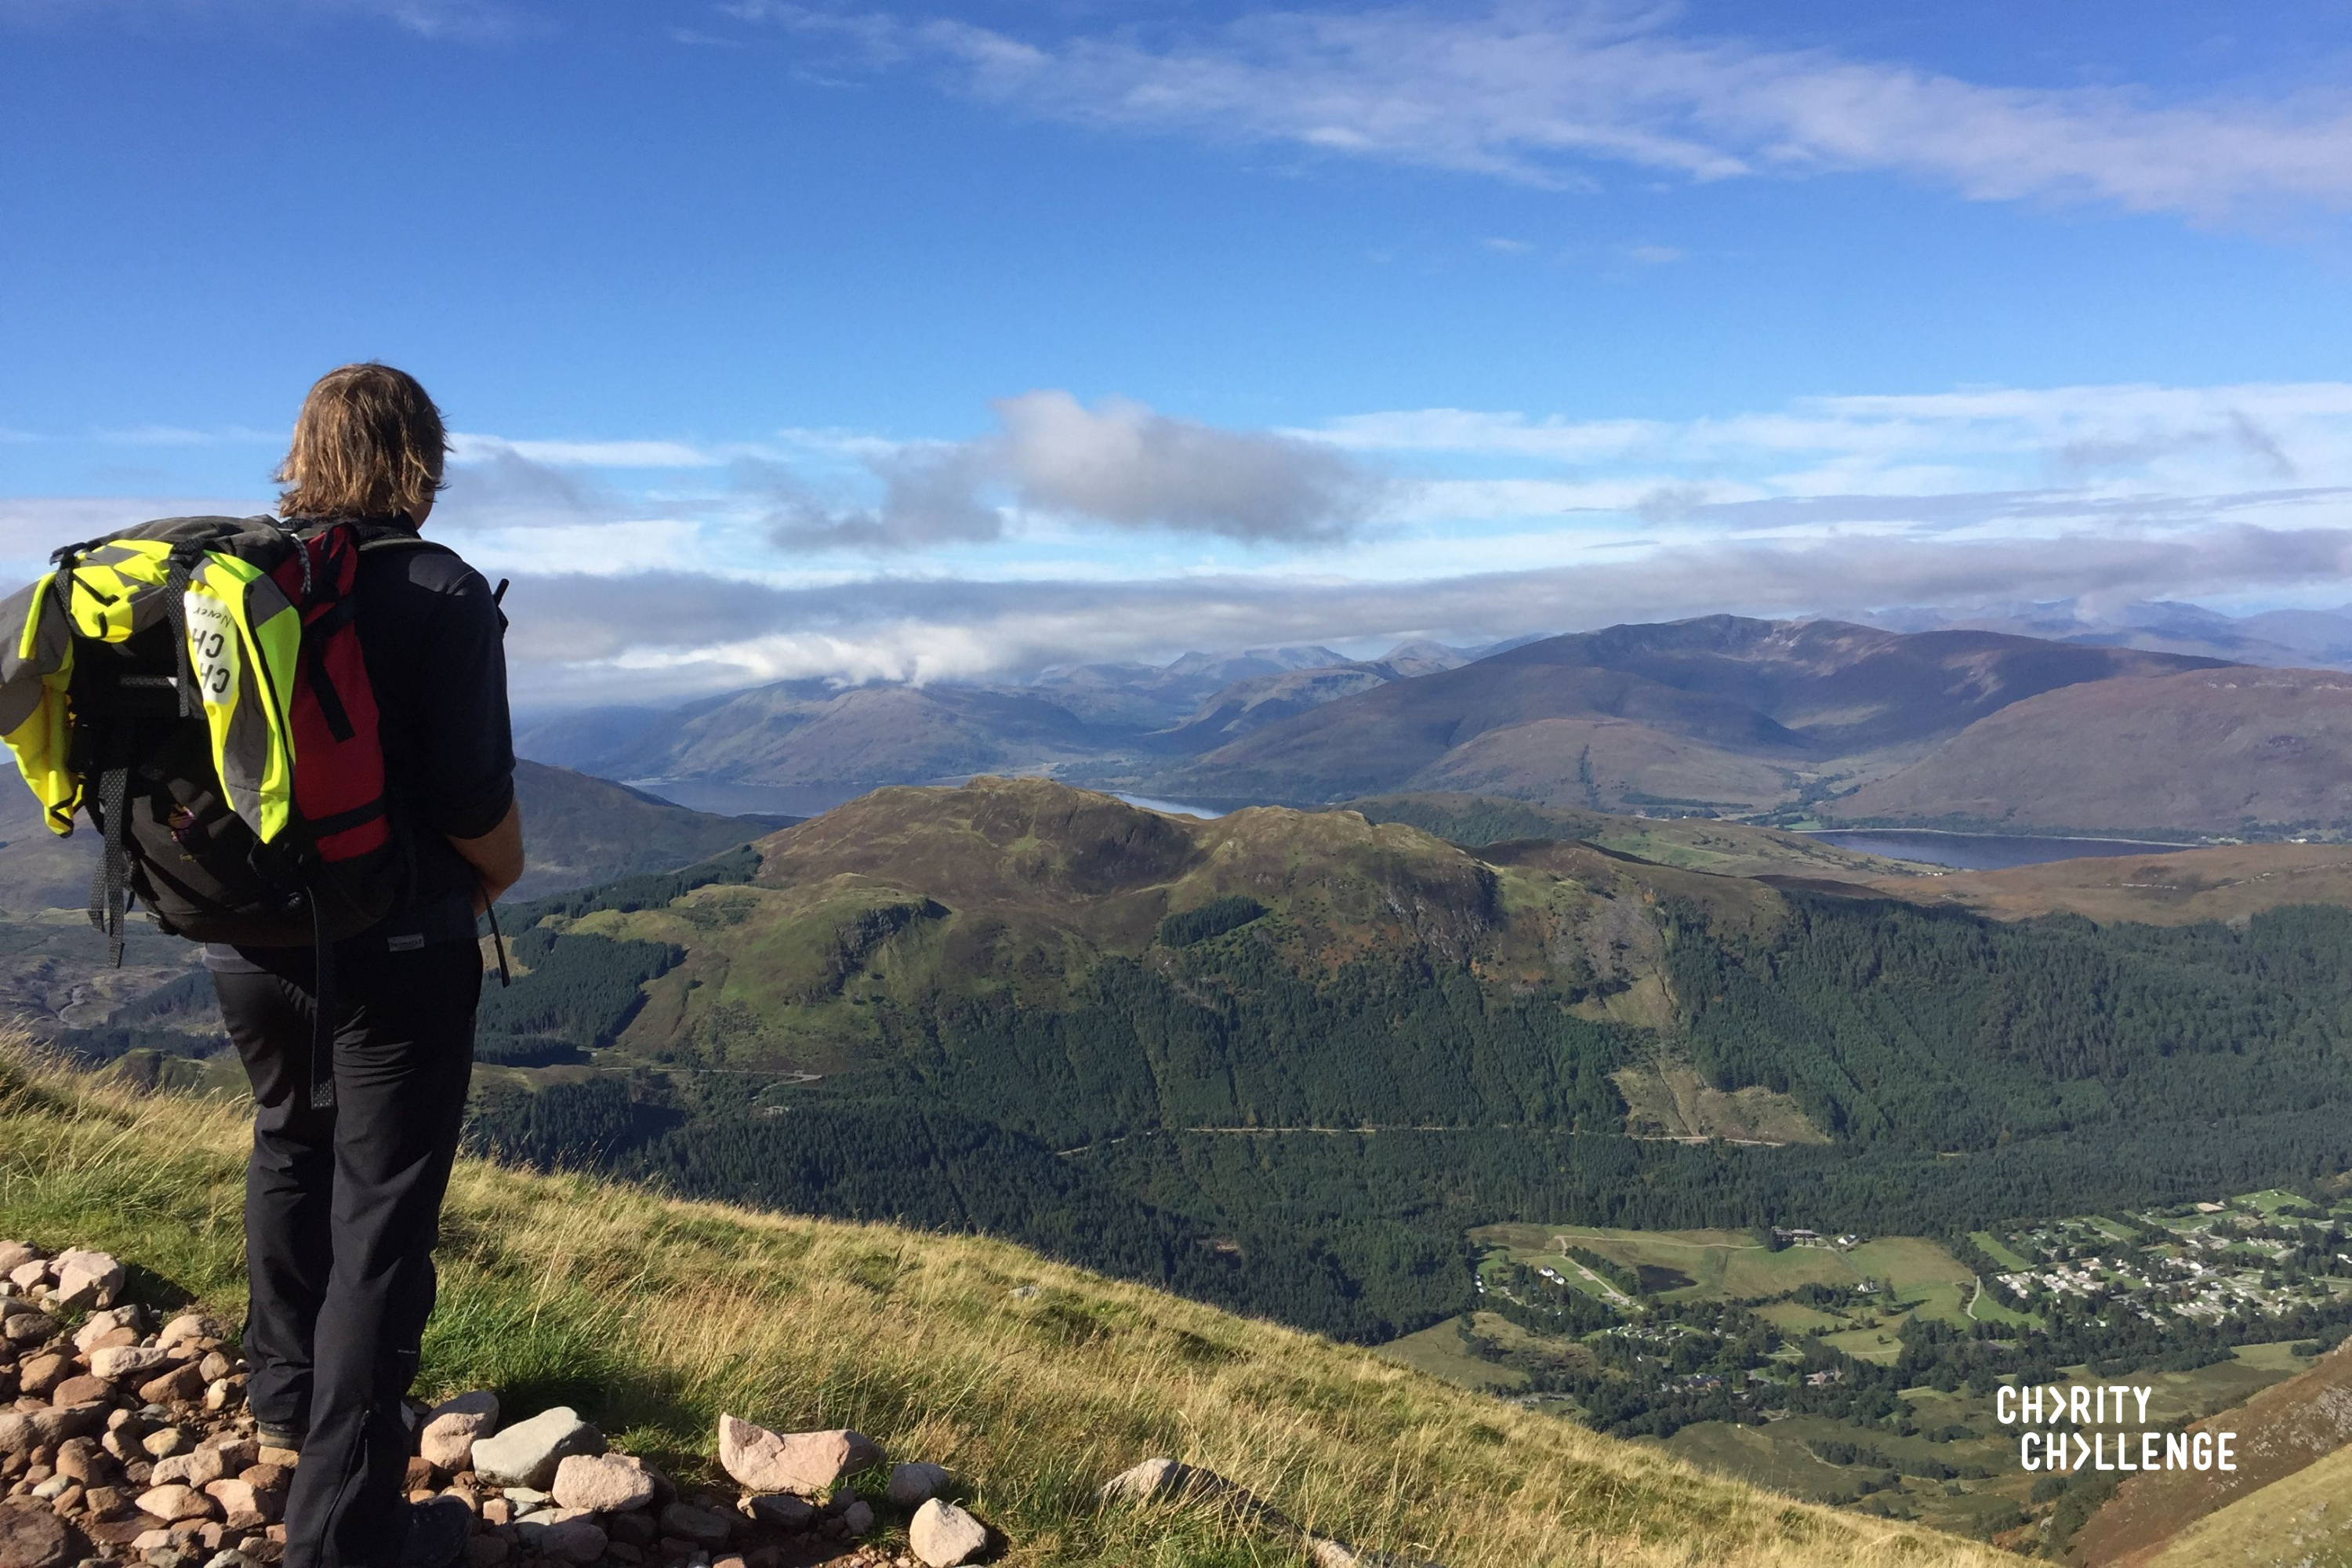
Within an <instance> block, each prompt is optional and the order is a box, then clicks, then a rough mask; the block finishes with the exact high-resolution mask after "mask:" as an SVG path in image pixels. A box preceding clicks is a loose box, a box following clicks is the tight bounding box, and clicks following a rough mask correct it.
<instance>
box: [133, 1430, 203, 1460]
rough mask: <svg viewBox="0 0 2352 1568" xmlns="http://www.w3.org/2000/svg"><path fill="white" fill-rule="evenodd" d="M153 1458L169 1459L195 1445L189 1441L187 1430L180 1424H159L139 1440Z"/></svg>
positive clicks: (149, 1456) (140, 1444)
mask: <svg viewBox="0 0 2352 1568" xmlns="http://www.w3.org/2000/svg"><path fill="white" fill-rule="evenodd" d="M139 1446H140V1447H142V1448H144V1449H145V1450H147V1457H148V1458H151V1459H168V1458H171V1457H172V1456H173V1455H174V1454H184V1453H186V1452H187V1451H188V1450H189V1449H190V1448H192V1447H195V1445H194V1444H193V1443H191V1442H189V1441H188V1434H187V1432H186V1431H185V1430H184V1429H183V1428H181V1427H178V1426H158V1427H156V1428H155V1430H153V1431H152V1432H150V1433H148V1434H147V1436H144V1437H142V1438H141V1439H140V1440H139Z"/></svg>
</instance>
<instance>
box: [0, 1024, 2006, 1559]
mask: <svg viewBox="0 0 2352 1568" xmlns="http://www.w3.org/2000/svg"><path fill="white" fill-rule="evenodd" d="M245 1137H246V1129H245V1122H244V1119H243V1115H242V1113H241V1111H240V1110H238V1109H236V1108H235V1107H234V1106H233V1105H231V1104H228V1103H225V1102H205V1101H196V1100H180V1099H174V1098H171V1097H164V1096H141V1095H137V1094H133V1093H131V1092H130V1091H128V1090H125V1089H120V1088H115V1087H110V1086H108V1085H105V1084H102V1083H100V1082H97V1081H95V1080H92V1079H87V1078H81V1077H75V1076H59V1075H58V1074H56V1073H54V1072H48V1071H44V1070H38V1069H35V1068H29V1067H28V1066H27V1065H26V1063H25V1061H24V1058H22V1057H21V1056H20V1055H16V1054H13V1053H11V1054H7V1055H0V1235H7V1236H12V1237H15V1236H24V1237H32V1238H34V1239H36V1240H38V1241H41V1242H44V1243H47V1244H51V1245H56V1244H60V1243H65V1242H74V1243H80V1244H84V1245H90V1246H97V1247H106V1248H109V1249H110V1250H112V1251H114V1252H116V1253H118V1254H119V1255H121V1256H122V1257H124V1258H128V1259H131V1260H132V1261H133V1262H134V1263H135V1264H137V1265H138V1266H139V1268H138V1269H137V1272H136V1277H135V1279H134V1287H135V1288H136V1289H138V1290H139V1291H140V1292H141V1294H142V1296H143V1297H145V1298H147V1299H150V1300H155V1301H157V1302H159V1303H161V1304H171V1303H175V1302H178V1301H182V1300H190V1299H194V1300H199V1301H201V1302H203V1303H205V1304H206V1305H208V1306H211V1307H214V1308H216V1309H218V1310H221V1312H222V1315H224V1316H226V1317H227V1318H229V1319H231V1320H232V1321H234V1320H235V1319H236V1317H237V1315H238V1309H239V1306H240V1304H241V1299H242V1295H243V1281H242V1279H241V1275H240V1268H239V1258H240V1245H239V1225H238V1213H239V1205H240V1201H241V1194H242V1186H243V1163H244V1156H243V1144H244V1140H245ZM443 1235H444V1240H443V1244H442V1247H441V1250H440V1255H439V1263H440V1273H441V1307H440V1310H439V1312H438V1313H437V1314H436V1318H435V1320H434V1322H433V1325H432V1328H431V1330H430V1331H429V1332H428V1335H427V1338H426V1342H425V1361H424V1370H423V1374H422V1379H421V1382H420V1385H419V1392H420V1393H424V1394H441V1393H445V1392H449V1391H454V1390H457V1389H459V1388H465V1387H475V1386H484V1385H488V1386H491V1387H495V1388H497V1389H498V1390H499V1391H500V1393H501V1394H502V1396H503V1397H504V1398H505V1399H506V1400H507V1401H508V1402H509V1404H510V1405H516V1406H530V1405H540V1404H544V1403H549V1402H553V1401H557V1400H561V1401H563V1402H566V1403H571V1404H572V1405H576V1406H577V1407H578V1408H580V1409H581V1410H582V1411H583V1414H585V1415H588V1416H589V1417H590V1418H591V1419H593V1420H595V1421H597V1422H598V1423H600V1424H601V1425H602V1426H604V1427H605V1428H606V1429H607V1430H608V1431H610V1432H612V1433H614V1435H615V1436H618V1437H620V1438H621V1439H622V1440H623V1441H624V1442H625V1444H626V1445H627V1447H629V1448H630V1449H631V1450H632V1451H635V1452H639V1453H643V1454H646V1455H647V1456H648V1457H649V1458H653V1459H655V1460H656V1462H659V1463H661V1464H663V1465H664V1466H665V1467H666V1468H670V1469H671V1470H673V1471H674V1472H675V1473H677V1474H678V1475H680V1476H681V1477H683V1478H687V1479H699V1478H702V1477H706V1476H711V1475H713V1474H714V1473H715V1467H714V1465H713V1463H712V1458H711V1454H710V1449H709V1443H710V1436H709V1434H710V1432H711V1430H712V1427H713V1425H714V1423H715V1419H716V1417H717V1415H719V1412H721V1411H722V1410H723V1411H728V1412H731V1413H735V1414H739V1415H744V1416H747V1417H750V1418H752V1419H757V1420H761V1421H763V1422H768V1423H772V1425H774V1426H779V1427H806V1426H837V1425H842V1424H847V1425H850V1426H856V1427H857V1428H858V1429H860V1430H862V1431H865V1432H866V1433H868V1434H870V1435H872V1436H875V1437H876V1438H877V1439H878V1440H879V1441H880V1442H881V1443H882V1444H883V1445H884V1447H885V1448H886V1450H887V1451H889V1452H892V1453H895V1454H921V1455H923V1456H925V1457H928V1458H937V1459H939V1460H941V1461H944V1462H945V1463H947V1464H949V1465H950V1467H951V1468H953V1469H954V1470H955V1471H956V1472H957V1474H958V1475H959V1476H961V1477H963V1478H966V1479H968V1480H969V1483H970V1485H971V1491H972V1503H973V1507H974V1508H975V1510H977V1511H979V1512H980V1513H981V1514H982V1516H983V1517H985V1518H987V1519H989V1520H990V1521H992V1523H994V1524H996V1525H998V1526H999V1527H1000V1528H1001V1529H1002V1530H1003V1531H1004V1532H1005V1533H1006V1535H1007V1536H1008V1537H1009V1538H1010V1540H1011V1542H1012V1546H1011V1549H1010V1551H1009V1552H1008V1553H1007V1555H1006V1556H1005V1557H1004V1558H1003V1561H1005V1562H1007V1563H1018V1564H1029V1565H1037V1568H1046V1565H1060V1564H1072V1565H1075V1564H1079V1563H1087V1564H1132V1565H1136V1568H1143V1565H1146V1564H1150V1565H1163V1564H1176V1563H1183V1564H1188V1565H1191V1564H1197V1565H1202V1568H1219V1565H1228V1564H1230V1565H1235V1568H1239V1565H1242V1564H1265V1565H1272V1564H1277V1563H1280V1564H1291V1563H1297V1562H1299V1561H1300V1558H1299V1555H1298V1551H1297V1545H1296V1544H1295V1542H1293V1541H1290V1540H1286V1539H1283V1538H1279V1537H1276V1536H1273V1535H1270V1534H1266V1533H1263V1532H1260V1531H1256V1530H1255V1529H1253V1528H1252V1527H1251V1526H1249V1525H1247V1524H1245V1523H1244V1522H1241V1521H1236V1520H1235V1519H1234V1518H1232V1517H1231V1516H1220V1515H1218V1514H1217V1513H1215V1512H1214V1511H1213V1510H1208V1509H1204V1508H1199V1507H1189V1508H1188V1507H1182V1506H1169V1505H1160V1506H1155V1507H1151V1508H1146V1509H1124V1508H1113V1509H1102V1508H1097V1505H1096V1504H1095V1501H1094V1489H1095V1488H1096V1487H1097V1485H1098V1484H1099V1483H1100V1482H1101V1481H1102V1480H1104V1479H1107V1478H1108V1477H1109V1476H1110V1475H1112V1474H1115V1473H1117V1472H1118V1470H1120V1469H1123V1468H1126V1467H1127V1466H1129V1465H1130V1464H1132V1463H1134V1462H1136V1461H1138V1460H1139V1459H1142V1458H1149V1457H1152V1456H1157V1455H1170V1456H1173V1457H1175V1458H1181V1459H1185V1460H1188V1461H1191V1462H1194V1463H1198V1464H1202V1465H1205V1466H1207V1467H1209V1468H1213V1469H1214V1470H1216V1471H1218V1472H1220V1473H1221V1474H1223V1475H1225V1476H1227V1477H1229V1478H1231V1479H1234V1480H1235V1481H1238V1482H1240V1483H1242V1484H1244V1485H1245V1486H1247V1487H1249V1488H1251V1489H1254V1490H1255V1491H1256V1492H1257V1493H1258V1494H1259V1495H1261V1496H1262V1497H1264V1498H1265V1499H1266V1500H1268V1501H1270V1502H1272V1503H1273V1504H1274V1505H1276V1507H1278V1508H1279V1509H1281V1510H1284V1511H1285V1512H1286V1513H1288V1514H1289V1515H1291V1516H1292V1517H1293V1518H1295V1519H1297V1520H1298V1521H1301V1522H1302V1523H1304V1524H1306V1525H1307V1526H1308V1527H1310V1528H1312V1529H1314V1530H1316V1531H1319V1532H1322V1533H1324V1534H1328V1535H1333V1536H1338V1537H1340V1538H1343V1539H1346V1540H1349V1541H1352V1542H1359V1543H1360V1544H1362V1545H1364V1546H1367V1547H1370V1548H1373V1549H1376V1550H1388V1551H1393V1552H1398V1553H1400V1554H1401V1555H1402V1556H1404V1557H1407V1558H1409V1559H1411V1560H1412V1561H1416V1562H1417V1561H1421V1560H1423V1559H1429V1558H1434V1559H1436V1560H1438V1561H1440V1562H1443V1563H1446V1564H1448V1565H1449V1568H1528V1565H1530V1564H1569V1563H1578V1564H1581V1563H1592V1562H1607V1563H1616V1564H1624V1565H1627V1568H1645V1565H1650V1564H1657V1565H1664V1564H1684V1563H1692V1562H1707V1563H1720V1564H1723V1565H1725V1568H1795V1565H1797V1564H1805V1565H1808V1568H1811V1565H1815V1564H1854V1565H1856V1568H1892V1565H1895V1564H1916V1565H1921V1568H1931V1565H1937V1564H1952V1565H1954V1568H1960V1565H1976V1564H1990V1563H1994V1562H1996V1561H1998V1558H1997V1556H1996V1554H1994V1553H1993V1552H1990V1551H1988V1550H1986V1549H1983V1548H1980V1547H1978V1546H1975V1545H1972V1544H1970V1543H1969V1542H1962V1541H1958V1540H1956V1539H1953V1538H1950V1537H1946V1536H1939V1535H1937V1534H1935V1533H1933V1532H1931V1531H1923V1530H1920V1529H1918V1528H1916V1527H1913V1526H1906V1525H1901V1524H1895V1523H1891V1522H1887V1521H1875V1520H1868V1519H1862V1518H1856V1517H1852V1516H1848V1515H1843V1514H1839V1513H1835V1512H1832V1511H1830V1510H1824V1509H1820V1508H1815V1507H1811V1506H1807V1505H1804V1504H1800V1503H1796V1502H1793V1501H1790V1500H1787V1499H1785V1498H1781V1497H1776V1496H1774V1495H1772V1494H1770V1493H1768V1492H1763V1491H1759V1490H1757V1489H1753V1488H1750V1487H1748V1486H1745V1485H1742V1484H1739V1483H1737V1482H1732V1481H1727V1480H1721V1479H1713V1478H1710V1477H1708V1476H1706V1475H1704V1474H1702V1473H1701V1472H1699V1471H1697V1470H1696V1469H1694V1468H1690V1467H1688V1466H1686V1465H1685V1464H1683V1463H1681V1462H1679V1461H1676V1460H1674V1459H1672V1458H1667V1457H1664V1456H1663V1455H1661V1454H1659V1453H1656V1452H1655V1451H1653V1450H1647V1449H1643V1448H1640V1447H1634V1446H1633V1445H1630V1444H1622V1443H1618V1442H1613V1441H1611V1440H1610V1439H1607V1438H1604V1437H1600V1436H1595V1435H1593V1434H1591V1433H1589V1432H1586V1431H1584V1430H1582V1429H1580V1428H1579V1427H1577V1426H1572V1425H1570V1424H1568V1423H1566V1422H1562V1421H1559V1420H1556V1419H1553V1418H1551V1417H1549V1416H1545V1415H1538V1414H1533V1413H1530V1412H1527V1411H1522V1410H1518V1409H1515V1408H1512V1407H1510V1406H1508V1405H1500V1404H1497V1403H1496V1402H1494V1401H1492V1400H1490V1399H1487V1398H1486V1397H1484V1396H1481V1395H1477V1394H1470V1393H1466V1392H1463V1391H1458V1390H1455V1389H1454V1388H1451V1387H1449V1386H1447V1385H1445V1384H1441V1383H1439V1382H1438V1381H1437V1380H1435V1379H1433V1378H1431V1377H1428V1376H1425V1375H1423V1374H1421V1373H1414V1372H1412V1371H1409V1370H1407V1369H1405V1368H1402V1367H1400V1366H1397V1365H1395V1364H1394V1363H1391V1362H1389V1361H1385V1360H1383V1359H1381V1358H1380V1357H1377V1356H1374V1355H1372V1354H1370V1353H1369V1352H1360V1351H1357V1350H1354V1349H1351V1348H1349V1347H1346V1346H1342V1345H1336V1344H1333V1343H1331V1342H1328V1341H1326V1340H1321V1339H1318V1338H1316V1337H1314V1336H1311V1335H1307V1334H1302V1333H1298V1332H1296V1331H1290V1330H1286V1329H1282V1328H1277V1327H1276V1326H1274V1325H1271V1324H1268V1323H1264V1322H1257V1321H1246V1320H1244V1319H1241V1318H1236V1317H1232V1316H1228V1315H1226V1314H1224V1313H1222V1312H1219V1311H1216V1310H1212V1309H1210V1308H1208V1307H1204V1306H1202V1305H1199V1304H1197V1303H1194V1302H1192V1301H1187V1300H1179V1299H1177V1298H1175V1297H1171V1296H1168V1295H1163V1294H1160V1293H1158V1292H1156V1291H1152V1290H1148V1289H1141V1288H1139V1287H1137V1286H1134V1285H1129V1284H1122V1283H1118V1282H1116V1281H1112V1280H1107V1279H1101V1278H1099V1277H1097V1276H1095V1275H1090V1274H1087V1273H1083V1272H1081V1271H1079V1270H1076V1269H1073V1268H1067V1267H1065V1266H1062V1265H1059V1264H1055V1263H1052V1262H1049V1261H1046V1260H1045V1259H1043V1258H1038V1257H1037V1256H1035V1255H1034V1254H1033V1253H1029V1252H1024V1251H1023V1250H1022V1249H1020V1248H1018V1247H1012V1246H1008V1245H1005V1244H1003V1243H1001V1242H994V1241H987V1240H982V1239H977V1238H973V1237H957V1236H946V1235H939V1234H926V1233H923V1232H919V1231H913V1230H907V1229H900V1228H895V1227H892V1226H879V1225H842V1224H834V1223H828V1222H825V1221H823V1220H811V1219H799V1218H790V1217H783V1216H778V1215H760V1214H752V1213H748V1212H745V1211H743V1210H740V1209H731V1208H726V1207H722V1206H719V1205H710V1204H689V1203H682V1202H676V1201H669V1200H665V1199H662V1198H658V1197H656V1196H653V1195H650V1194H646V1193H644V1192H640V1191H635V1190H632V1189H629V1188H626V1187H623V1186H618V1185H614V1184H604V1183H601V1182H597V1181H593V1180H589V1179H586V1178H583V1177H577V1176H572V1177H551V1176H533V1175H530V1174H527V1173H519V1172H515V1171H510V1170H505V1169H499V1168H496V1167H493V1166H490V1165H488V1164H484V1163H479V1162H477V1161H471V1160H468V1161H464V1162H461V1163H460V1165H459V1168H458V1171H457V1176H456V1179H455V1181H454V1182H453V1184H452V1187H451V1193H450V1199H449V1205H448V1210H447V1215H446V1223H445V1226H444V1230H443Z"/></svg>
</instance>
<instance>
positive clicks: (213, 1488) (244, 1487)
mask: <svg viewBox="0 0 2352 1568" xmlns="http://www.w3.org/2000/svg"><path fill="white" fill-rule="evenodd" d="M205 1496H206V1497H208V1498H210V1499H212V1500H213V1501H215V1502H216V1503H218V1504H220V1507H221V1517H222V1519H223V1520H224V1521H226V1523H227V1525H228V1527H229V1528H230V1529H231V1530H259V1529H260V1528H261V1527H262V1526H263V1525H265V1524H276V1523H277V1522H278V1516H279V1515H280V1514H281V1513H283V1512H284V1511H285V1507H286V1500H285V1499H284V1498H283V1497H282V1496H279V1495H278V1493H275V1492H266V1491H263V1490H262V1489H260V1488H259V1487H257V1486H255V1485H254V1484H253V1483H252V1482H251V1481H247V1480H218V1481H213V1482H211V1483H209V1484H208V1485H206V1486H205Z"/></svg>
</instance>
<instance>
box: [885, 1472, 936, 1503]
mask: <svg viewBox="0 0 2352 1568" xmlns="http://www.w3.org/2000/svg"><path fill="white" fill-rule="evenodd" d="M948 1479H949V1478H948V1472H947V1467H946V1466H944V1465H926V1464H922V1463H919V1462H918V1463H914V1464H906V1465H893V1466H891V1467H890V1486H889V1489H888V1490H887V1492H885V1493H884V1494H883V1495H884V1496H885V1497H887V1499H888V1500H889V1502H890V1506H891V1507H892V1508H897V1509H917V1508H920V1507H922V1506H923V1505H924V1504H925V1503H927V1502H929V1501H930V1500H932V1499H933V1498H935V1497H937V1496H939V1495H940V1493H941V1492H943V1491H945V1490H947V1489H948Z"/></svg>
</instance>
